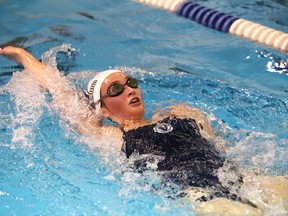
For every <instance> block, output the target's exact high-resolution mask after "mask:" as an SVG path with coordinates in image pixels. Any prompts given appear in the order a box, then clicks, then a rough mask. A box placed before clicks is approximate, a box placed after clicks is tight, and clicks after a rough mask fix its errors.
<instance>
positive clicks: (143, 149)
mask: <svg viewBox="0 0 288 216" xmlns="http://www.w3.org/2000/svg"><path fill="white" fill-rule="evenodd" d="M0 55H3V56H5V57H7V58H10V59H12V60H14V61H15V62H17V63H19V64H22V65H23V66H24V68H25V69H26V70H27V71H28V72H29V73H30V74H31V76H32V77H34V79H35V80H37V82H38V83H39V84H40V85H41V86H42V87H43V88H45V89H47V90H48V91H49V92H51V94H52V96H53V100H54V101H55V103H56V104H57V103H58V104H61V105H62V106H63V107H65V106H66V107H73V106H77V108H78V109H76V110H83V112H80V113H76V114H75V113H74V114H73V118H69V117H67V119H68V120H70V122H71V124H73V125H75V126H76V127H77V128H78V130H79V131H80V133H83V134H85V135H92V136H97V137H100V138H101V139H106V138H109V137H116V139H117V140H118V142H117V146H118V148H119V151H120V150H122V151H124V153H125V154H126V156H127V158H129V157H131V156H132V155H137V154H139V155H141V156H143V157H141V159H139V160H136V161H135V162H134V164H133V166H134V169H135V171H137V172H143V171H144V170H145V169H148V168H147V164H148V163H149V162H151V161H153V160H155V158H153V157H152V156H151V155H153V156H155V157H157V158H158V159H159V160H160V161H159V162H158V163H157V170H158V171H161V173H163V181H165V179H166V180H167V181H173V182H174V183H175V184H178V185H179V186H180V187H181V189H182V191H183V193H182V194H183V196H185V197H186V198H189V199H191V203H193V206H195V211H196V213H199V214H201V215H202V214H204V215H205V214H220V215H262V214H263V213H264V212H265V211H266V210H265V208H267V206H268V205H269V204H270V203H278V202H279V203H284V204H283V205H286V206H284V208H286V210H287V208H288V207H287V201H288V183H287V178H285V177H282V178H280V177H279V178H272V177H271V178H269V177H267V178H261V180H259V179H258V178H260V177H257V176H255V177H251V176H250V177H249V176H248V177H247V176H245V175H243V174H242V173H240V171H238V170H237V168H236V167H235V166H234V165H233V163H232V162H229V160H226V158H225V157H224V154H223V152H222V150H221V151H220V150H219V149H218V148H216V146H215V142H214V141H215V138H216V135H215V134H214V133H213V131H212V129H211V126H210V124H209V120H208V118H207V117H206V115H205V114H204V113H202V112H201V111H200V110H198V109H196V108H193V107H189V106H186V105H174V106H171V107H168V108H166V109H164V110H163V111H159V112H157V113H156V114H155V115H154V117H153V118H152V120H149V121H148V120H146V119H145V118H144V113H145V106H144V101H143V97H142V92H141V89H140V87H139V84H138V81H137V79H135V78H133V77H131V76H129V75H127V74H125V73H123V72H121V71H119V70H107V71H103V72H100V73H98V74H97V75H96V76H95V77H94V78H93V79H92V80H91V81H90V82H89V83H88V87H87V90H86V91H85V97H86V98H87V99H85V100H84V99H83V97H80V96H79V92H77V90H76V89H73V88H70V86H69V83H68V81H67V79H66V78H65V77H64V76H61V74H60V73H59V71H57V70H52V69H51V68H49V66H46V65H43V64H42V63H41V62H39V61H38V60H37V59H36V58H34V57H33V56H32V55H31V54H29V53H28V52H26V51H25V50H23V49H21V48H16V47H11V46H9V47H5V48H3V49H1V48H0ZM55 84H56V85H55ZM56 92H58V93H60V94H56ZM75 95H76V96H77V97H78V102H77V103H71V102H69V100H68V99H67V98H69V97H74V96H75ZM59 107H61V106H60V105H59ZM79 108H80V109H79ZM60 109H61V108H60ZM91 110H92V112H91ZM60 112H61V110H60ZM62 113H63V115H64V116H65V115H67V116H68V115H69V113H66V112H62ZM62 113H61V114H62ZM87 113H89V114H87ZM75 115H76V116H75ZM91 115H92V116H93V117H92V118H91ZM103 117H106V118H109V119H111V120H112V121H113V122H115V123H116V124H117V126H104V125H102V123H101V122H102V118H103ZM75 119H77V120H75ZM146 156H147V157H146ZM227 163H229V164H230V165H229V167H230V169H229V170H228V171H229V172H233V173H234V174H236V178H235V179H233V180H231V181H230V183H229V184H230V186H233V188H234V189H233V191H232V190H231V189H230V187H229V186H227V185H223V184H222V182H221V181H220V179H219V177H218V176H217V170H219V169H221V168H222V167H223V166H224V164H227ZM271 179H273V181H274V183H275V184H271ZM276 182H277V184H276ZM251 185H252V186H251ZM275 185H277V187H275ZM256 187H257V188H259V196H262V197H263V199H258V198H259V197H257V198H255V199H251V197H247V195H246V196H245V195H243V197H241V196H240V195H239V194H241V193H242V192H243V190H248V191H249V190H251V189H255V188H256ZM244 194H246V193H244Z"/></svg>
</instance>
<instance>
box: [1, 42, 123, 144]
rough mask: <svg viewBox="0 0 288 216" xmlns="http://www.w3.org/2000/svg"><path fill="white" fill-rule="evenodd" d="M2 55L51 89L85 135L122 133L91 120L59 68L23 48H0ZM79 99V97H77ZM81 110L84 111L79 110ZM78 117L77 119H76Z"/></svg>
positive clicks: (69, 119) (65, 111) (68, 118)
mask: <svg viewBox="0 0 288 216" xmlns="http://www.w3.org/2000/svg"><path fill="white" fill-rule="evenodd" d="M0 55H3V56H5V57H7V58H9V59H11V60H13V61H15V62H16V63H18V64H22V65H23V66H24V68H25V69H26V70H27V71H28V72H29V73H30V74H31V75H32V76H33V78H34V79H35V80H36V81H37V82H38V83H39V84H40V85H41V86H42V87H44V88H45V89H47V90H51V93H52V94H53V97H54V103H55V104H56V107H57V109H59V110H60V111H64V112H61V113H63V115H64V116H66V119H67V120H68V121H69V122H70V123H71V124H73V125H75V126H76V127H77V128H78V130H79V132H80V133H82V134H85V135H97V136H101V137H111V136H112V135H113V134H114V135H115V134H117V135H118V134H119V137H121V133H120V132H119V129H116V128H113V127H102V126H100V124H99V119H97V117H95V119H93V120H91V119H90V118H88V117H87V116H86V115H85V114H87V113H88V112H89V111H87V112H86V111H85V110H87V109H88V108H87V106H85V103H81V102H80V101H79V102H80V103H75V100H73V99H72V100H71V98H75V97H77V91H75V90H74V89H71V88H69V87H68V82H67V79H66V78H65V77H63V76H61V75H60V73H59V72H58V70H52V69H51V68H49V67H48V66H46V65H44V64H42V63H41V62H39V61H38V60H37V59H36V58H35V57H34V56H32V55H31V54H30V53H28V52H27V51H25V50H24V49H22V48H18V47H12V46H8V47H5V48H3V49H2V48H0ZM76 100H77V99H76ZM79 110H81V111H83V113H82V114H81V112H78V111H79ZM75 117H76V119H77V120H76V121H75ZM119 146H120V144H119Z"/></svg>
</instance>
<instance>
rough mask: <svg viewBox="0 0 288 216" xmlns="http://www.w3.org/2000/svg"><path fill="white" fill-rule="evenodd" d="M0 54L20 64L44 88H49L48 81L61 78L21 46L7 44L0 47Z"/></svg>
mask: <svg viewBox="0 0 288 216" xmlns="http://www.w3.org/2000/svg"><path fill="white" fill-rule="evenodd" d="M0 55H3V56H5V57H7V58H9V59H11V60H13V61H15V62H16V63H18V64H22V65H23V66H24V68H25V69H26V70H27V71H29V73H30V74H31V75H32V76H33V77H34V79H36V80H37V82H38V83H39V84H40V85H41V86H43V87H44V88H46V89H49V81H50V82H53V80H57V82H59V81H60V80H61V78H60V77H61V76H60V74H59V73H57V72H55V71H52V70H48V69H47V67H46V66H45V65H44V64H42V63H41V62H39V61H38V60H37V59H36V58H35V57H34V56H32V55H31V54H30V53H28V52H27V51H25V50H24V49H22V48H18V47H13V46H7V47H5V48H3V49H2V48H0Z"/></svg>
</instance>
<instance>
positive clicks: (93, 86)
mask: <svg viewBox="0 0 288 216" xmlns="http://www.w3.org/2000/svg"><path fill="white" fill-rule="evenodd" d="M117 72H121V71H119V70H106V71H102V72H100V73H98V74H97V75H96V76H95V77H94V78H93V79H91V80H90V82H89V83H88V86H87V92H86V93H87V94H88V95H89V99H90V100H92V101H93V102H94V103H96V102H97V101H99V100H100V98H101V94H100V91H101V86H102V83H103V82H104V80H105V79H106V78H107V77H108V76H109V75H110V74H113V73H117ZM100 106H101V103H98V104H95V111H96V113H97V114H100Z"/></svg>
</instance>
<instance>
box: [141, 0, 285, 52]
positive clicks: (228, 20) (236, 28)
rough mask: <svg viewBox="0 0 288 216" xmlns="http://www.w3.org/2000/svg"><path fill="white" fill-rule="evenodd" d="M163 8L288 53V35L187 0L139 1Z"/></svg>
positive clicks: (210, 26)
mask: <svg viewBox="0 0 288 216" xmlns="http://www.w3.org/2000/svg"><path fill="white" fill-rule="evenodd" d="M137 1H138V2H140V3H143V4H148V5H151V6H154V7H158V8H162V9H165V10H168V11H170V12H171V13H175V14H177V15H178V16H182V17H185V18H187V19H190V20H193V21H195V22H197V23H200V24H202V25H204V26H207V27H209V28H212V29H216V30H218V31H222V32H225V33H229V34H232V35H236V36H239V37H243V38H246V39H249V40H251V41H255V42H258V43H261V44H263V45H266V46H268V47H272V48H274V49H277V50H280V51H282V52H284V53H286V54H287V53H288V34H287V33H285V32H281V31H277V30H275V29H272V28H268V27H266V26H263V25H260V24H258V23H254V22H251V21H249V20H245V19H241V18H238V17H234V16H231V15H229V14H226V13H222V12H219V11H217V10H214V9H210V8H207V7H205V6H201V5H199V4H198V3H194V2H192V1H186V0H137Z"/></svg>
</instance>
